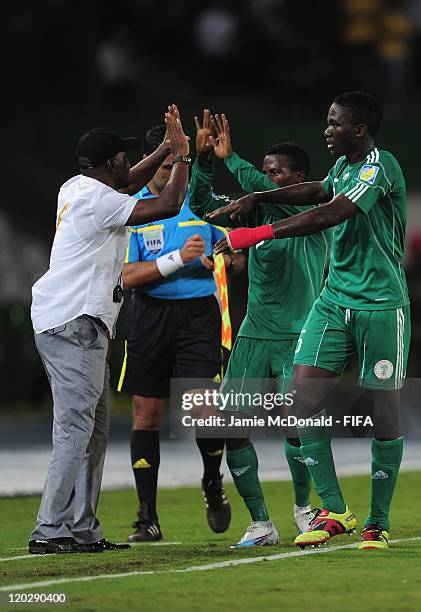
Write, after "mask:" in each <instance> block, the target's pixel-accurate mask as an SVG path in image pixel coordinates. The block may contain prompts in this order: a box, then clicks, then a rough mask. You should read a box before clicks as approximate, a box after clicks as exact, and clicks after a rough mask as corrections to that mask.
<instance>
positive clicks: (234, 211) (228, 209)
mask: <svg viewBox="0 0 421 612" xmlns="http://www.w3.org/2000/svg"><path fill="white" fill-rule="evenodd" d="M256 204H257V198H256V194H254V193H249V194H248V195H245V196H243V197H242V198H240V199H239V200H235V201H234V202H230V203H229V204H227V205H226V206H221V207H220V208H217V209H216V210H213V211H212V212H210V213H208V214H207V215H206V218H207V219H209V221H212V220H213V219H217V218H218V217H220V216H221V215H230V218H231V219H232V220H233V221H234V220H236V219H238V218H239V217H241V216H244V217H246V216H247V215H249V214H250V213H251V212H252V211H253V209H254V207H255V206H256Z"/></svg>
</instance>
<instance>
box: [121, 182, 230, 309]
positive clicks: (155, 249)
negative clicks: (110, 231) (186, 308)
mask: <svg viewBox="0 0 421 612" xmlns="http://www.w3.org/2000/svg"><path fill="white" fill-rule="evenodd" d="M134 197H135V198H137V199H144V198H155V197H156V196H155V195H154V194H152V193H151V192H150V191H149V189H148V187H146V186H145V187H144V188H143V189H142V190H141V191H139V193H137V194H136V195H135V196H134ZM189 200H190V193H189V191H187V194H186V198H185V200H184V203H183V206H182V207H181V210H180V212H179V213H178V215H177V216H176V217H172V218H171V219H162V221H154V222H152V223H146V224H144V225H136V226H133V227H130V228H129V232H130V233H129V246H128V249H127V257H126V263H134V262H136V261H154V260H155V259H157V258H158V257H160V256H161V255H165V254H166V253H170V252H171V251H175V250H176V249H181V248H182V247H183V246H184V243H185V242H186V240H187V238H189V237H190V236H193V235H194V234H199V235H200V236H201V237H202V238H203V240H204V241H205V243H206V247H205V254H206V255H210V254H211V253H212V250H213V245H214V244H215V243H216V242H218V240H219V239H220V238H222V236H224V234H225V233H226V231H225V230H224V229H223V228H218V227H215V226H214V225H211V224H210V223H206V221H202V219H200V217H198V216H197V215H195V214H194V213H193V212H192V211H191V210H190V207H189ZM135 291H136V289H135ZM139 291H141V292H142V293H146V294H147V295H150V296H151V297H155V298H160V299H164V300H165V299H166V300H181V299H188V298H197V297H204V296H207V295H212V294H213V293H215V291H216V285H215V281H214V278H213V273H212V272H211V271H210V270H207V269H206V268H205V267H204V265H203V264H202V262H201V261H200V258H199V257H198V258H197V259H195V260H194V261H192V262H190V263H188V264H186V265H185V266H183V267H182V268H180V270H177V271H176V272H173V273H172V274H170V276H168V277H165V278H162V279H161V280H159V281H157V282H154V283H148V284H144V285H142V286H141V287H139Z"/></svg>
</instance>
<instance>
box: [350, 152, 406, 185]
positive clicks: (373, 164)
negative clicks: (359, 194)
mask: <svg viewBox="0 0 421 612" xmlns="http://www.w3.org/2000/svg"><path fill="white" fill-rule="evenodd" d="M401 175H402V170H401V168H400V165H399V162H398V160H397V159H396V157H395V156H394V155H393V154H392V153H391V152H390V151H387V150H386V149H378V148H377V147H374V149H372V150H371V151H370V152H369V153H368V155H367V157H366V159H365V160H364V163H363V165H362V166H361V168H360V171H359V175H358V178H359V180H361V181H363V182H366V183H369V184H373V185H374V184H375V183H378V181H379V180H380V181H381V180H384V181H386V183H389V184H390V185H391V184H392V183H393V181H394V179H395V178H396V177H397V176H401Z"/></svg>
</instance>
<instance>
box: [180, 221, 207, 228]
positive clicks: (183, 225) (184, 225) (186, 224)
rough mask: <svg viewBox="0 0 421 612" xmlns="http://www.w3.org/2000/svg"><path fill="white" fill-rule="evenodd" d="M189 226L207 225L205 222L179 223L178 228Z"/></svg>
mask: <svg viewBox="0 0 421 612" xmlns="http://www.w3.org/2000/svg"><path fill="white" fill-rule="evenodd" d="M191 225H209V223H207V222H206V221H179V222H178V227H189V226H191Z"/></svg>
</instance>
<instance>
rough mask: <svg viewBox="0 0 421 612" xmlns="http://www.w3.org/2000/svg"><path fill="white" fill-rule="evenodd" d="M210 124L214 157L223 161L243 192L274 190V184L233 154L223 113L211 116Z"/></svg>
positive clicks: (226, 119) (229, 132) (229, 133)
mask: <svg viewBox="0 0 421 612" xmlns="http://www.w3.org/2000/svg"><path fill="white" fill-rule="evenodd" d="M211 124H212V127H213V129H214V131H215V134H216V138H215V139H214V145H213V149H214V151H215V155H216V157H219V159H223V160H224V162H225V165H226V166H227V168H228V170H229V171H230V172H231V173H232V174H233V175H234V176H235V178H236V179H237V181H238V183H239V184H240V185H241V187H242V188H243V189H244V191H246V192H247V193H251V192H253V191H267V190H269V189H275V188H276V185H275V183H272V181H270V180H269V179H268V178H267V177H266V176H265V175H264V174H263V173H262V172H259V170H258V169H257V168H256V167H255V166H253V164H251V163H249V162H248V161H245V160H244V159H241V157H240V156H239V155H237V153H235V152H234V150H233V147H232V137H231V130H230V125H229V121H228V118H227V116H226V115H225V114H224V113H222V114H221V115H217V114H215V115H214V116H213V115H212V116H211Z"/></svg>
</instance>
